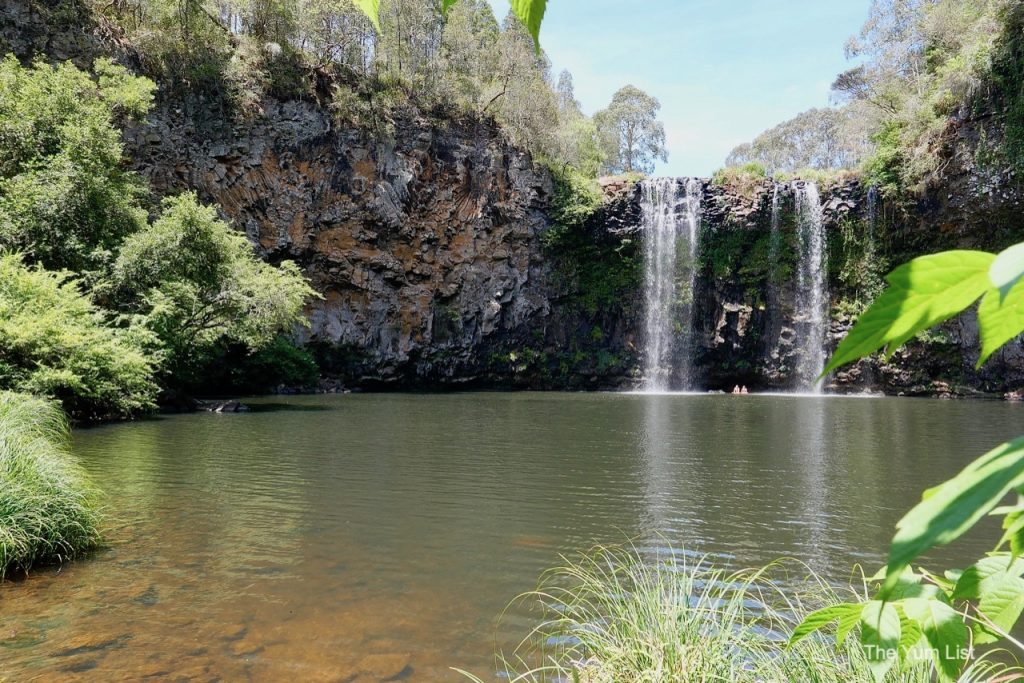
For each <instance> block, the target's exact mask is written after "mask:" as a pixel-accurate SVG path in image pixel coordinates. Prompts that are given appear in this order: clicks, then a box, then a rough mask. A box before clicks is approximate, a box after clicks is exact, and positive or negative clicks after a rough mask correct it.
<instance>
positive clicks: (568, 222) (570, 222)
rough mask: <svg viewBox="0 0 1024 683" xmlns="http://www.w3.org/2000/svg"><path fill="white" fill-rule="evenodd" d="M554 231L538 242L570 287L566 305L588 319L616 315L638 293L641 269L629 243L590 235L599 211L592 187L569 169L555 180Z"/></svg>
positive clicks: (599, 198)
mask: <svg viewBox="0 0 1024 683" xmlns="http://www.w3.org/2000/svg"><path fill="white" fill-rule="evenodd" d="M554 180H555V194H554V199H553V202H552V209H551V218H552V220H553V221H554V225H553V226H552V227H550V228H549V229H548V230H547V231H546V232H545V233H544V235H543V236H542V238H541V239H542V242H543V246H544V249H545V251H546V252H547V254H548V256H549V257H550V258H551V260H552V262H553V263H554V264H555V267H556V268H558V270H559V271H560V274H561V275H562V276H563V277H564V279H565V280H566V281H568V282H570V283H571V292H570V299H571V301H570V305H571V306H572V307H574V308H577V309H581V310H583V311H585V312H586V313H587V314H588V315H591V316H593V315H596V314H597V313H599V312H602V311H607V310H611V309H619V308H621V306H622V305H623V302H624V301H628V300H631V299H632V298H633V297H634V296H635V294H636V292H637V291H638V290H639V287H640V282H641V278H642V263H641V257H640V254H639V247H638V245H637V243H636V242H635V241H634V240H631V239H628V238H627V239H623V240H621V241H618V242H617V243H616V242H615V241H611V240H607V239H602V236H601V235H595V231H593V230H591V226H592V223H593V221H594V219H595V217H596V216H597V214H598V212H599V211H600V210H601V208H602V207H603V206H604V202H603V197H602V195H601V193H600V190H599V189H598V188H597V184H596V183H595V182H594V181H592V180H589V179H587V178H585V177H584V176H582V175H581V174H579V173H578V172H576V171H574V170H572V169H569V170H568V171H564V172H557V173H555V174H554Z"/></svg>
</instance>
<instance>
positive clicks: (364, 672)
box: [351, 654, 413, 683]
mask: <svg viewBox="0 0 1024 683" xmlns="http://www.w3.org/2000/svg"><path fill="white" fill-rule="evenodd" d="M356 669H357V672H356V675H355V677H353V678H352V679H351V680H352V681H353V683H355V682H356V681H359V682H360V683H362V682H364V681H365V682H366V683H369V682H370V681H374V682H377V683H381V682H384V681H401V680H406V679H409V678H410V677H411V676H412V673H413V670H412V664H411V663H410V657H409V655H407V654H375V655H367V656H366V657H363V658H362V659H361V660H360V661H359V664H358V665H357V666H356Z"/></svg>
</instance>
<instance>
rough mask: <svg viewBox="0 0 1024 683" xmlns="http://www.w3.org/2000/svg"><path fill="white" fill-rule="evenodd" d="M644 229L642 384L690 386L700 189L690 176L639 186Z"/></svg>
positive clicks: (662, 388) (670, 387)
mask: <svg viewBox="0 0 1024 683" xmlns="http://www.w3.org/2000/svg"><path fill="white" fill-rule="evenodd" d="M641 193H642V199H641V201H642V206H643V215H644V222H643V231H644V302H645V306H646V315H645V320H644V322H645V325H644V385H643V388H644V389H645V390H646V391H668V390H673V389H692V388H693V386H692V383H693V376H692V375H693V362H692V352H693V340H692V332H691V330H692V318H693V286H694V281H695V277H696V269H695V267H694V264H695V262H696V257H697V246H698V245H697V242H698V233H699V228H700V208H701V195H702V187H701V184H700V181H699V180H697V179H695V178H690V179H687V180H686V181H685V182H681V181H680V180H678V179H676V178H658V179H654V180H647V181H644V182H643V183H642V185H641Z"/></svg>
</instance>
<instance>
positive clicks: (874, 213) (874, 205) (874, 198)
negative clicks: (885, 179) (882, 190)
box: [868, 185, 878, 248]
mask: <svg viewBox="0 0 1024 683" xmlns="http://www.w3.org/2000/svg"><path fill="white" fill-rule="evenodd" d="M877 229H878V186H877V185H872V186H871V187H869V188H868V239H869V240H870V241H871V246H872V248H873V247H874V243H875V232H876V231H877Z"/></svg>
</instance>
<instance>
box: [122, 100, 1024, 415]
mask: <svg viewBox="0 0 1024 683" xmlns="http://www.w3.org/2000/svg"><path fill="white" fill-rule="evenodd" d="M127 142H128V146H129V149H130V150H131V154H130V156H131V159H132V161H133V164H134V165H135V167H136V168H137V169H138V170H139V172H140V173H142V174H143V175H145V176H146V177H148V178H149V180H150V181H151V183H152V184H153V186H154V188H155V189H156V190H157V191H158V192H160V193H166V192H174V191H180V190H184V189H194V190H196V191H198V192H199V193H200V195H201V197H202V198H203V199H204V200H207V201H210V202H213V203H216V204H218V205H219V206H221V207H222V209H223V212H224V214H225V215H226V217H227V218H229V219H231V220H232V221H233V222H234V224H235V225H236V226H238V227H239V228H240V229H244V230H245V232H246V233H247V234H248V235H249V237H250V238H251V240H252V241H253V242H254V243H255V244H257V245H258V246H259V248H260V250H261V251H262V253H263V254H264V255H265V256H266V258H268V259H270V260H272V261H277V260H282V259H291V260H294V261H296V262H298V263H299V264H300V265H301V266H302V267H303V268H304V270H305V272H306V273H307V274H308V275H309V277H310V278H311V280H312V281H313V283H314V285H315V286H316V288H317V290H318V291H319V292H320V293H321V294H322V296H323V299H322V300H320V301H317V302H315V303H313V304H311V306H310V309H309V317H310V321H311V328H310V330H308V331H306V332H304V333H303V334H304V338H305V340H306V341H308V342H310V343H313V344H315V345H316V346H317V348H319V349H321V350H322V351H326V355H327V356H328V358H329V359H333V362H334V368H333V369H334V371H336V372H337V373H339V374H341V375H344V376H345V378H346V381H348V382H350V383H354V384H361V385H364V386H369V387H385V386H393V387H415V386H421V387H438V386H505V387H535V388H597V387H628V386H634V385H635V384H636V383H637V382H638V380H639V377H640V356H641V353H640V350H641V347H642V343H643V340H642V329H641V320H642V313H643V310H642V309H643V304H642V296H641V291H640V290H641V283H642V256H641V253H642V250H641V249H640V246H641V245H642V243H643V240H644V235H643V230H642V225H641V223H642V215H643V210H642V207H641V205H640V202H641V193H640V191H639V187H638V186H637V185H635V184H631V183H624V182H615V183H609V184H606V186H605V187H604V191H605V196H606V201H605V204H604V206H603V207H602V208H601V209H600V210H598V211H597V212H596V213H595V214H594V215H593V216H592V217H591V219H590V220H589V221H588V222H587V223H586V225H584V226H583V227H582V228H581V229H580V230H579V231H578V234H576V235H575V236H574V238H573V240H570V242H569V244H568V246H566V245H565V244H562V243H560V246H554V247H552V246H551V244H550V243H549V240H547V239H546V237H545V236H546V235H547V234H548V232H549V231H550V230H552V221H551V220H550V218H549V215H550V209H551V200H552V193H553V183H552V179H551V177H550V176H549V175H548V174H547V173H546V172H545V171H543V170H542V169H539V168H537V167H535V166H534V165H533V164H532V162H531V160H530V158H529V157H528V156H527V155H526V154H524V153H523V152H521V151H519V150H516V149H514V148H512V147H510V146H509V145H508V144H507V143H505V142H504V141H503V139H502V136H501V134H500V131H499V130H498V129H496V128H495V127H494V126H493V125H492V124H489V123H486V122H480V121H470V120H465V121H460V120H454V119H439V118H431V117H428V116H424V115H422V114H420V113H418V112H415V111H408V112H406V113H405V114H402V115H400V116H399V117H398V118H397V119H396V121H395V125H394V135H393V136H389V137H388V139H386V140H380V139H375V138H374V137H373V136H371V135H369V134H368V133H367V132H366V131H361V130H357V129H352V128H349V127H345V126H341V125H339V124H338V123H337V122H336V121H335V120H333V119H332V118H331V116H330V114H329V113H327V112H326V111H325V110H324V109H323V108H321V107H318V106H317V105H315V104H312V103H308V102H286V103H282V102H276V101H268V102H267V103H266V104H265V108H264V113H263V115H261V116H259V117H257V118H256V119H254V120H251V121H243V122H237V121H235V122H228V121H225V120H224V119H223V118H220V119H218V118H217V115H216V113H215V112H212V113H208V114H204V113H203V112H202V109H201V107H199V108H197V107H195V106H193V107H191V108H190V110H189V111H188V113H184V112H183V111H182V110H180V109H174V108H170V107H163V108H161V109H160V110H158V111H157V112H155V114H154V115H153V116H151V117H150V122H149V123H148V124H147V125H146V126H143V127H140V128H137V129H134V130H131V131H129V132H128V134H127ZM961 155H963V153H962V152H961ZM951 183H953V184H955V185H956V187H957V191H956V192H955V193H954V192H949V191H948V189H943V190H941V191H940V192H946V194H947V195H955V196H952V197H950V196H946V197H944V196H943V195H942V194H940V193H939V192H933V193H932V194H930V195H928V196H926V197H924V198H923V199H922V200H921V203H920V204H919V206H917V207H912V208H911V209H910V210H907V209H906V207H902V208H900V209H899V210H897V209H896V208H895V207H890V206H887V205H886V204H885V203H884V202H881V201H878V200H876V201H874V202H872V201H869V197H868V188H865V187H863V186H862V185H861V184H860V182H859V181H858V180H857V179H856V178H855V177H852V176H851V177H848V178H846V179H845V180H843V181H841V182H838V183H837V184H835V185H833V186H830V187H823V188H822V216H823V223H824V229H825V235H826V245H827V260H828V273H827V279H828V284H829V289H830V292H831V299H830V301H831V310H832V318H833V319H832V324H831V328H830V330H829V333H828V335H827V344H828V345H829V347H830V348H834V346H835V345H836V344H837V343H838V341H839V340H840V339H841V338H842V336H843V335H844V334H845V333H846V331H847V330H848V329H849V326H850V324H851V321H852V319H853V317H854V316H855V314H856V313H857V312H858V311H859V310H860V309H861V308H862V306H863V303H864V302H865V301H867V300H868V299H869V298H870V297H871V296H873V295H874V294H876V293H877V291H878V288H879V287H880V286H881V278H882V276H883V275H884V274H885V273H886V272H887V271H888V269H889V268H890V267H892V266H894V265H896V264H897V263H899V262H901V261H903V260H905V259H907V258H910V257H912V256H914V255H918V254H922V253H929V252H933V251H937V250H940V249H948V248H986V249H993V250H995V249H999V248H1002V247H1003V246H1006V245H1007V244H1009V243H1011V242H1012V241H1013V240H1014V239H1017V237H1016V236H1019V235H1020V234H1021V231H1020V229H1019V228H1018V227H1017V226H1016V225H1015V224H1014V223H1013V220H1012V215H1013V210H1014V209H1013V207H1014V202H1016V201H1017V199H1016V195H1015V194H1008V192H1009V191H1008V190H1007V189H1006V188H1007V187H1008V185H1007V183H1006V182H1002V183H1001V184H1000V185H999V187H1001V188H1003V189H1001V190H999V192H1000V193H1001V194H999V195H997V196H994V195H993V192H995V191H994V190H990V189H989V188H988V186H986V185H985V184H984V183H983V182H981V181H980V180H979V178H978V175H977V172H976V171H970V170H967V171H964V172H963V173H961V174H960V175H958V176H956V177H955V178H951ZM799 184H800V181H797V182H795V183H781V184H775V183H772V182H770V181H763V182H760V183H755V184H753V185H748V186H746V187H743V188H736V187H729V186H720V185H716V184H713V183H711V182H710V181H702V183H701V188H702V192H703V198H702V203H701V204H702V213H701V240H700V250H699V253H698V259H699V268H700V271H699V273H698V277H697V282H696V285H695V290H694V303H693V305H694V310H695V314H694V327H695V331H694V339H695V347H696V348H695V355H694V361H695V367H696V370H697V374H698V377H699V378H700V382H701V385H702V386H704V387H706V388H709V389H729V388H731V387H732V386H733V385H735V384H746V385H748V386H749V387H751V388H760V389H788V388H792V387H793V386H794V385H795V383H796V381H797V378H796V368H797V366H798V364H799V361H800V353H801V351H800V347H801V344H800V343H799V342H800V338H801V336H802V335H805V334H807V326H806V324H805V323H804V322H802V321H801V319H800V316H799V312H798V311H797V310H796V300H797V295H798V292H797V279H796V277H795V273H796V272H797V269H798V267H799V263H798V262H799V258H800V255H799V253H798V249H797V246H796V243H797V241H798V238H797V230H798V222H797V217H796V212H795V202H796V199H795V195H796V189H797V186H798V185H799ZM773 198H774V203H775V205H776V207H777V210H776V212H775V216H774V221H775V222H774V225H775V230H776V233H775V236H773V232H772V231H773ZM994 217H998V225H999V226H1000V227H999V229H996V230H990V231H980V230H978V229H977V225H979V224H980V223H983V222H985V221H989V222H990V223H991V222H994V221H995V218H994ZM772 240H776V243H775V244H776V246H775V247H774V251H773V247H772V246H771V245H772V244H773V242H772ZM978 348H979V339H978V332H977V324H976V321H975V320H974V319H973V317H972V316H970V315H968V316H965V317H964V318H963V319H959V320H956V321H953V322H951V323H949V324H947V325H946V326H944V327H943V328H942V330H940V331H939V332H937V333H935V334H930V335H927V336H926V337H925V338H924V339H923V340H921V341H918V342H915V343H912V344H911V345H909V346H908V347H907V348H906V349H905V350H903V351H901V352H899V353H897V355H896V356H895V357H894V358H893V359H892V360H891V361H890V362H888V363H884V364H881V363H879V362H877V361H868V362H864V363H861V364H860V365H858V366H856V367H854V368H852V369H847V370H844V371H843V372H841V373H839V374H837V375H836V376H835V377H833V378H832V379H831V384H832V387H833V389H836V390H850V391H860V390H864V389H874V390H881V391H885V392H887V393H906V394H920V395H930V394H951V395H952V394H971V393H975V392H979V391H981V392H993V393H1001V392H1008V391H1011V390H1015V389H1018V388H1019V387H1020V386H1021V383H1022V382H1024V350H1022V348H1021V346H1020V345H1019V344H1013V345H1011V346H1009V347H1008V348H1007V349H1006V350H1004V351H1003V352H1002V353H1001V354H999V356H998V357H996V358H995V359H994V360H993V361H992V362H991V363H990V364H989V365H988V366H986V368H985V369H983V370H982V371H980V372H979V371H975V370H974V368H973V364H974V360H975V359H976V358H977V353H978Z"/></svg>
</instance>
